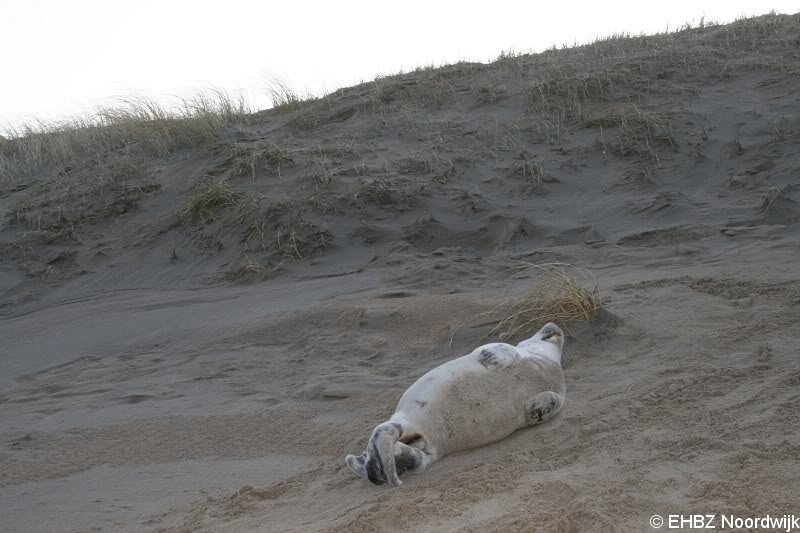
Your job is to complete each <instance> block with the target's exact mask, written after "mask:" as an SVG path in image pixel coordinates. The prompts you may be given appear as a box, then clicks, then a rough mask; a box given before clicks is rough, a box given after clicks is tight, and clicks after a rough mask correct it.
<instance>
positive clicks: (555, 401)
mask: <svg viewBox="0 0 800 533" xmlns="http://www.w3.org/2000/svg"><path fill="white" fill-rule="evenodd" d="M563 404H564V398H563V397H562V396H560V395H558V394H556V393H555V392H553V391H546V392H540V393H539V394H537V395H536V396H534V397H533V398H531V399H530V400H529V401H528V403H527V404H526V405H525V421H526V422H528V424H529V425H531V426H533V425H535V424H541V423H542V422H546V421H548V420H550V419H551V418H553V417H554V416H556V415H557V414H558V412H559V411H560V410H561V406H562V405H563Z"/></svg>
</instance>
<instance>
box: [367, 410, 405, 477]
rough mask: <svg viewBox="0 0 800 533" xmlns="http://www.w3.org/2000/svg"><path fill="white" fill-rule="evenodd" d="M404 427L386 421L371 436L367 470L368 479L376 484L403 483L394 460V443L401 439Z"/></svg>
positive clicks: (368, 447)
mask: <svg viewBox="0 0 800 533" xmlns="http://www.w3.org/2000/svg"><path fill="white" fill-rule="evenodd" d="M402 433H403V429H402V427H401V426H400V424H396V423H394V422H384V423H383V424H380V425H378V427H376V428H375V429H374V430H373V432H372V436H371V437H370V438H369V444H368V445H367V460H366V464H365V467H366V471H367V479H369V480H370V481H371V482H372V483H374V484H375V485H383V484H384V483H388V484H389V485H391V486H393V487H399V486H400V485H402V484H403V482H402V481H400V478H399V477H398V476H397V466H396V465H395V461H394V445H395V443H396V442H397V441H398V440H400V436H401V435H402Z"/></svg>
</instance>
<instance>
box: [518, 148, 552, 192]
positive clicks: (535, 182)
mask: <svg viewBox="0 0 800 533" xmlns="http://www.w3.org/2000/svg"><path fill="white" fill-rule="evenodd" d="M511 172H512V174H514V175H516V176H519V177H521V178H522V181H523V185H522V188H523V189H524V190H525V191H527V192H535V191H541V190H542V189H544V168H543V167H542V164H541V163H540V162H539V161H537V160H536V159H535V158H533V157H529V156H528V155H527V154H523V155H522V158H521V159H520V160H518V161H515V162H514V164H513V166H512V167H511Z"/></svg>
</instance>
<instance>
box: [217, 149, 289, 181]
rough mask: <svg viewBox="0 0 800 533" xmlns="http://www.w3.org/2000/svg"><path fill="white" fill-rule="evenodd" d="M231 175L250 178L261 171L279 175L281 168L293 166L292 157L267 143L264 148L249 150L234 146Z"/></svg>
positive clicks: (287, 152) (285, 151) (286, 151)
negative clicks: (273, 172)
mask: <svg viewBox="0 0 800 533" xmlns="http://www.w3.org/2000/svg"><path fill="white" fill-rule="evenodd" d="M231 152H232V155H233V156H234V160H233V173H234V174H235V175H237V176H252V178H253V179H255V177H256V174H258V173H259V172H262V171H275V172H277V173H278V175H280V173H281V168H283V167H285V166H290V165H293V164H294V157H293V156H292V153H291V152H290V151H288V150H285V149H283V148H280V147H279V146H278V145H277V144H275V143H273V142H269V143H268V145H267V146H266V147H265V148H250V147H246V146H242V145H234V147H233V149H232V150H231Z"/></svg>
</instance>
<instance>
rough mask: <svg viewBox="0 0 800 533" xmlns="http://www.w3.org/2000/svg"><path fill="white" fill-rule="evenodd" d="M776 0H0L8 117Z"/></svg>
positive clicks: (55, 115)
mask: <svg viewBox="0 0 800 533" xmlns="http://www.w3.org/2000/svg"><path fill="white" fill-rule="evenodd" d="M773 9H774V10H775V11H778V12H780V13H795V12H798V11H800V0H794V1H783V0H765V1H763V2H758V3H756V2H743V1H739V0H725V1H703V2H701V1H697V0H695V1H684V0H672V1H667V2H644V1H641V0H638V1H613V0H607V1H603V2H600V1H597V0H593V1H591V2H575V1H569V0H563V1H561V2H536V1H532V0H530V1H517V2H511V1H506V0H492V1H483V2H472V1H470V0H462V1H456V2H451V1H434V0H428V1H425V2H422V1H417V0H404V1H403V2H380V1H375V0H373V1H349V0H338V1H319V2H312V1H307V0H288V1H287V0H284V1H281V2H272V1H249V0H225V1H221V0H217V1H215V2H211V1H206V0H192V1H184V0H158V1H151V0H136V1H132V0H103V1H95V0H70V1H65V0H0V50H2V51H3V52H2V54H3V59H2V61H0V127H2V126H3V125H8V124H14V123H18V122H20V121H22V120H30V119H35V118H38V119H43V120H57V119H60V118H63V117H66V116H71V115H75V114H81V113H87V112H91V110H92V109H94V108H96V107H97V106H102V105H110V104H113V101H114V99H117V98H120V97H123V96H125V95H130V94H132V93H137V94H143V95H147V96H150V97H154V98H156V99H168V98H169V97H170V96H173V95H180V96H187V95H189V94H191V93H192V92H193V91H196V90H197V89H203V88H208V87H212V86H213V87H218V88H222V89H226V90H231V91H238V90H241V91H243V92H244V93H245V94H246V95H247V96H248V98H249V99H250V100H251V101H252V103H253V105H254V106H255V107H258V108H264V107H268V106H269V103H268V102H269V100H268V98H267V96H266V92H265V87H266V86H267V84H268V80H269V79H272V78H279V79H282V80H284V81H285V82H287V83H289V84H290V85H291V86H293V87H295V89H296V90H298V91H299V92H300V93H310V94H322V93H325V92H329V91H331V90H335V89H337V88H339V87H343V86H349V85H353V84H356V83H359V82H361V81H368V80H372V79H374V78H375V76H376V75H385V74H393V73H396V72H399V71H401V70H405V71H407V70H411V69H414V68H416V67H418V66H427V65H431V64H435V65H440V64H443V63H453V62H456V61H460V60H471V61H482V62H487V61H491V60H493V59H495V58H496V57H497V56H498V55H499V54H500V52H501V51H504V50H505V51H509V50H514V51H534V52H535V51H541V50H544V49H547V48H549V47H551V46H553V45H556V46H561V45H563V44H574V43H578V44H580V43H585V42H589V41H592V40H594V39H596V38H598V37H604V36H608V35H611V34H615V33H621V32H628V33H631V34H639V33H654V32H662V31H664V30H667V29H669V30H674V29H677V28H679V27H680V26H682V25H683V24H684V23H686V22H692V23H693V24H697V23H698V22H699V21H700V20H701V18H702V17H705V20H706V21H718V22H728V21H732V20H734V19H736V18H738V17H740V16H750V15H756V14H762V13H766V12H769V11H770V10H773Z"/></svg>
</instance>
